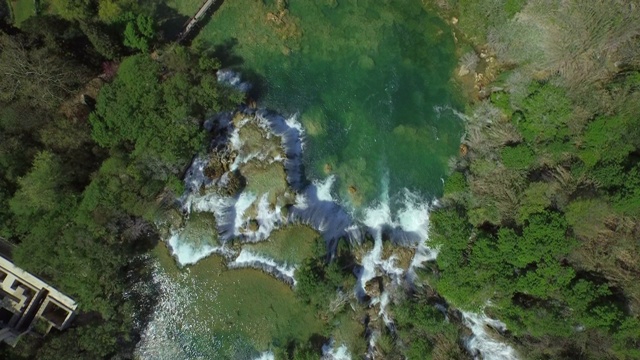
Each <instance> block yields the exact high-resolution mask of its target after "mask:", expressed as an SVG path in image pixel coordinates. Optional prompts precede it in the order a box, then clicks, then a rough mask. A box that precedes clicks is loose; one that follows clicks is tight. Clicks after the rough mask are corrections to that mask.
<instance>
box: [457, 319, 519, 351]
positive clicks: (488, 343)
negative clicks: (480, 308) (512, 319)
mask: <svg viewBox="0 0 640 360" xmlns="http://www.w3.org/2000/svg"><path fill="white" fill-rule="evenodd" d="M462 318H463V321H464V324H465V325H466V326H467V327H468V328H469V329H470V330H471V332H472V333H473V335H472V336H470V337H468V338H467V339H466V340H465V342H464V344H465V346H466V348H467V350H469V352H471V354H472V355H474V357H475V358H476V359H484V360H516V359H518V355H517V353H516V351H515V349H514V348H512V347H511V346H509V345H508V344H506V343H504V342H500V341H498V340H496V339H494V338H493V337H492V336H491V334H490V333H489V331H488V330H487V326H491V327H493V328H495V329H496V330H498V331H500V332H504V331H505V330H506V325H505V324H504V323H503V322H501V321H499V320H495V319H491V318H489V317H488V316H486V315H485V314H484V313H483V314H474V313H469V312H464V311H463V312H462Z"/></svg>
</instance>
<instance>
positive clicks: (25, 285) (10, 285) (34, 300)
mask: <svg viewBox="0 0 640 360" xmlns="http://www.w3.org/2000/svg"><path fill="white" fill-rule="evenodd" d="M5 256H6V254H2V252H0V341H4V342H5V343H7V344H9V345H11V346H15V344H16V343H17V341H18V340H19V338H20V336H22V335H24V334H26V333H30V332H31V333H35V334H39V335H41V336H44V335H46V334H47V333H49V331H50V330H51V328H53V327H55V328H56V329H58V330H64V329H65V328H67V327H68V326H69V324H70V322H71V320H72V319H73V317H74V315H75V311H76V309H77V307H78V305H77V304H76V302H75V301H73V299H71V298H70V297H68V296H66V295H64V294H63V293H61V292H60V291H58V290H56V289H55V288H53V287H52V286H50V285H48V284H47V283H45V282H44V281H42V280H40V279H38V278H37V277H35V276H34V275H32V274H30V273H28V272H26V271H24V270H22V269H20V268H19V267H17V266H15V265H14V264H13V263H12V262H11V261H10V260H9V259H8V258H7V257H5Z"/></svg>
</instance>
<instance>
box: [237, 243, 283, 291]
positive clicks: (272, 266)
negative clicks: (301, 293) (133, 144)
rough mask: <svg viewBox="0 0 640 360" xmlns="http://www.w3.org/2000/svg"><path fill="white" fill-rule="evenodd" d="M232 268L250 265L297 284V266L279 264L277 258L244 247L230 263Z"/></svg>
mask: <svg viewBox="0 0 640 360" xmlns="http://www.w3.org/2000/svg"><path fill="white" fill-rule="evenodd" d="M228 266H229V267H230V268H243V267H250V268H255V269H261V270H263V271H265V272H267V273H269V274H271V275H274V276H275V277H276V278H278V279H280V280H282V281H284V282H286V283H288V284H290V285H292V286H295V285H296V279H295V277H294V275H295V272H296V267H295V266H290V265H288V264H286V263H285V264H278V263H277V262H276V261H275V260H273V259H270V258H268V257H266V256H263V255H260V254H255V253H253V252H251V251H249V250H246V249H242V251H240V255H238V257H237V258H236V259H235V260H234V261H233V262H231V263H229V265H228Z"/></svg>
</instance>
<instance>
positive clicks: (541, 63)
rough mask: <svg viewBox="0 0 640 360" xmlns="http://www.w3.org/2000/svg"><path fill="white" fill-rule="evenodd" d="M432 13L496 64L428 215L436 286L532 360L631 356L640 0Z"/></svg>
mask: <svg viewBox="0 0 640 360" xmlns="http://www.w3.org/2000/svg"><path fill="white" fill-rule="evenodd" d="M438 6H440V8H441V10H442V11H444V12H448V13H449V14H450V16H452V15H451V14H454V15H456V16H459V22H458V24H457V26H458V28H459V29H460V30H461V31H462V33H464V34H465V35H467V36H469V37H470V38H471V41H472V42H473V43H475V44H478V45H480V46H481V47H480V48H478V50H479V51H482V52H484V53H485V54H493V55H495V56H496V57H497V60H498V61H499V63H500V67H499V68H498V70H497V71H494V74H489V75H490V76H493V81H491V82H488V83H485V84H480V93H479V95H480V99H479V100H477V101H476V102H475V104H473V105H471V106H470V108H469V110H468V111H467V113H468V115H467V118H466V136H465V137H464V139H463V150H464V151H463V152H462V153H463V156H460V157H459V158H457V159H455V160H453V161H452V167H453V169H454V172H453V173H452V174H451V176H450V177H449V178H448V179H447V181H446V183H445V190H444V192H445V195H444V198H443V206H442V207H441V208H440V209H438V210H437V211H435V212H434V213H433V214H432V218H431V226H432V228H431V241H433V242H434V243H435V244H437V245H439V246H440V249H441V252H440V254H439V255H438V258H437V266H436V267H435V268H434V269H433V271H432V273H431V274H429V275H428V276H427V277H428V278H429V281H428V282H429V284H431V285H432V286H433V288H434V289H435V290H436V291H438V292H439V293H440V294H441V295H442V296H444V297H445V298H446V299H447V300H448V301H449V302H450V303H451V304H452V305H454V306H456V307H459V308H462V309H468V310H473V309H484V310H485V311H486V312H487V313H489V314H491V315H492V316H495V317H496V318H498V319H501V320H502V321H504V322H505V323H506V324H507V328H508V329H509V335H508V336H509V337H510V338H511V340H512V341H513V343H514V344H517V346H518V347H519V348H521V349H522V350H523V351H521V352H520V353H521V354H526V355H525V357H527V358H531V359H563V358H566V359H575V358H581V359H637V358H640V319H639V315H640V287H639V286H638V284H639V282H638V279H639V276H640V266H639V264H640V263H639V262H638V261H637V257H638V254H639V253H640V241H639V239H640V216H639V215H640V152H639V150H640V117H639V114H640V106H639V104H640V102H639V100H640V72H639V71H638V70H640V67H639V66H640V12H639V10H640V9H638V3H637V2H635V1H615V2H610V1H589V2H580V1H568V2H560V1H536V0H530V1H511V0H508V1H500V0H496V1H477V2H474V1H458V2H449V1H439V2H438ZM464 59H465V58H464V57H463V60H464ZM476 60H479V59H478V58H476ZM463 65H465V64H464V62H463ZM473 75H474V74H473V73H472V74H470V75H469V76H473Z"/></svg>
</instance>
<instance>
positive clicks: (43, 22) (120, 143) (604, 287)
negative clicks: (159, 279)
mask: <svg viewBox="0 0 640 360" xmlns="http://www.w3.org/2000/svg"><path fill="white" fill-rule="evenodd" d="M423 2H424V3H426V4H427V6H429V7H433V9H434V10H436V11H438V12H439V13H440V14H442V17H443V18H445V19H455V21H451V22H452V26H453V27H454V29H455V33H456V35H457V36H458V38H459V40H460V47H461V48H462V49H464V50H465V51H466V52H464V53H462V54H461V57H460V58H461V63H460V65H461V67H462V68H464V69H465V70H466V71H465V72H462V71H461V73H460V74H463V73H464V74H465V75H463V76H462V77H464V76H471V77H474V78H473V79H472V83H473V85H475V89H474V90H470V91H469V94H470V98H471V99H472V103H471V104H470V105H469V106H468V109H467V111H466V116H465V120H464V121H465V127H466V133H465V137H464V139H463V142H462V143H463V145H462V146H461V151H460V156H459V157H457V158H455V159H452V161H451V168H452V173H451V175H450V176H449V178H448V179H447V180H446V183H445V194H444V196H443V199H442V201H441V206H440V207H439V208H438V209H436V210H435V211H434V212H433V213H432V214H431V229H430V232H431V241H432V244H435V245H437V246H438V247H439V249H440V253H439V256H438V258H437V261H436V263H434V264H429V265H428V266H427V267H426V269H425V270H424V271H423V272H422V273H421V278H420V279H421V280H420V281H421V284H418V285H421V286H418V287H417V288H414V289H408V290H407V294H406V300H405V301H404V302H403V303H401V304H394V305H393V307H392V313H393V317H394V320H395V326H396V328H397V329H396V332H395V333H391V332H387V333H385V334H384V335H383V337H382V338H381V339H379V340H378V346H379V348H380V349H381V350H380V351H381V352H382V353H383V355H384V356H385V358H389V359H391V358H403V356H407V357H408V358H410V359H413V358H418V359H423V358H433V359H465V358H468V357H469V354H467V353H466V352H465V350H464V348H463V346H462V344H461V342H460V338H461V336H462V335H464V331H465V330H464V327H463V326H462V325H461V324H460V321H459V320H456V319H455V318H454V319H453V321H450V322H448V321H444V320H445V315H444V314H443V313H442V312H441V311H440V310H439V309H437V308H436V307H434V306H433V305H434V304H435V303H440V302H442V301H443V298H444V299H447V302H448V303H449V305H450V306H451V308H452V309H454V308H457V309H462V310H469V311H485V312H486V313H487V314H489V315H491V316H493V317H495V318H497V319H500V320H502V321H504V322H505V323H506V324H507V328H508V332H507V333H506V334H505V335H506V336H507V337H508V339H509V341H510V342H511V343H512V344H513V345H514V346H515V347H516V348H517V349H519V350H520V354H521V355H522V356H523V358H530V359H576V358H580V359H640V282H639V280H640V262H638V260H637V258H638V256H639V254H640V215H639V214H640V116H639V114H640V53H639V52H640V9H639V7H640V4H638V3H637V1H633V0H615V1H607V0H594V1H588V2H585V1H557V0H528V1H527V0H482V1H475V0H423ZM37 3H38V4H39V6H41V7H42V9H40V10H39V12H40V13H41V14H40V15H38V16H33V17H30V18H28V19H26V20H25V21H22V22H21V23H20V25H19V27H17V26H15V25H16V24H12V23H11V21H10V18H9V17H8V15H7V11H6V9H4V8H5V7H6V6H7V5H6V4H5V3H4V2H3V4H2V5H0V13H2V14H4V15H5V18H4V19H2V23H1V26H0V73H1V74H2V75H1V76H0V237H2V238H3V239H6V240H8V241H10V242H12V243H14V244H16V248H15V251H14V254H13V257H14V261H15V262H16V263H17V264H18V265H19V266H21V267H23V268H25V269H27V270H29V271H31V272H34V273H35V274H38V275H39V276H41V277H42V278H43V279H46V280H47V281H51V282H52V283H53V284H55V285H56V286H57V287H59V288H60V289H61V290H62V291H64V292H66V293H68V294H70V295H71V296H72V297H74V299H76V300H77V301H78V303H79V305H80V310H81V314H80V315H79V316H78V318H77V319H76V320H75V322H74V324H73V326H72V328H70V329H68V330H66V331H65V332H61V333H51V334H49V335H48V336H47V338H45V339H39V338H35V337H25V338H23V339H21V341H20V342H19V343H18V345H17V347H16V348H15V349H14V348H6V347H0V357H1V358H3V359H32V358H38V359H101V358H132V356H133V355H132V354H133V349H134V346H135V344H136V341H137V340H138V339H137V336H138V335H139V331H140V327H141V326H143V323H144V315H145V314H144V312H143V313H140V310H141V309H142V310H144V309H149V308H150V307H152V306H153V299H154V294H153V289H148V288H146V287H145V286H142V285H143V284H144V283H145V282H146V281H147V279H148V277H149V276H150V274H149V267H148V266H147V265H148V264H147V261H148V257H147V256H145V255H146V254H147V253H148V251H149V249H151V248H153V246H154V245H155V243H156V242H157V241H158V240H159V239H158V235H157V234H156V230H155V227H154V225H153V221H154V219H155V218H156V217H157V214H158V213H159V212H162V211H163V210H165V209H166V208H167V207H169V206H170V204H171V202H172V199H175V197H176V195H177V194H180V193H181V192H182V190H183V189H182V186H183V185H182V182H181V177H182V176H183V173H184V171H185V168H186V166H187V165H188V164H189V162H190V160H191V159H192V156H193V155H194V154H197V153H198V152H199V151H202V150H203V149H204V148H205V146H204V144H206V142H207V139H208V138H209V136H211V134H208V133H207V132H206V131H205V130H204V129H203V122H204V119H205V118H206V117H207V116H208V115H211V114H212V113H215V112H218V111H221V110H226V109H233V108H235V107H236V106H237V105H238V104H239V103H241V102H243V101H244V98H243V96H244V95H243V94H240V93H238V92H236V91H234V90H232V89H229V88H226V87H224V86H222V85H220V84H219V83H218V82H217V81H216V76H215V72H216V70H217V69H218V68H220V67H221V66H222V65H224V64H221V63H220V61H219V60H217V59H216V58H215V56H214V55H213V54H212V53H211V52H210V51H208V50H207V49H204V48H200V47H198V46H191V47H186V46H180V45H176V44H173V43H171V40H172V39H173V37H175V35H176V34H174V33H172V30H171V29H172V28H173V25H172V24H173V23H174V22H178V23H180V24H182V22H184V20H185V19H183V18H180V17H178V16H177V15H176V14H175V13H173V12H172V10H171V9H170V8H168V7H167V6H166V5H165V4H164V3H162V2H158V1H151V0H149V1H141V2H140V1H133V0H101V1H96V0H50V1H39V2H37ZM176 19H177V21H176ZM463 81H464V79H463ZM472 87H473V86H472ZM325 253H326V249H325V248H324V247H323V246H322V245H321V244H319V245H318V246H317V249H316V252H315V255H314V257H313V258H311V259H308V260H307V262H306V263H305V264H304V266H303V267H302V268H301V269H299V271H298V273H297V274H296V277H297V278H298V281H299V285H298V287H297V290H296V291H297V295H298V297H299V298H300V299H301V300H302V301H305V302H308V303H310V304H311V305H313V306H315V307H316V308H317V309H318V313H319V315H318V316H322V317H327V318H330V317H331V316H333V315H331V314H326V313H323V309H325V308H326V303H328V302H329V301H330V300H329V299H330V297H331V295H332V294H334V293H335V290H336V288H339V289H350V288H353V286H354V282H355V278H354V276H353V267H354V266H355V264H354V260H353V256H352V254H351V252H350V249H349V245H348V244H346V242H340V246H339V247H338V251H337V253H336V254H335V256H333V259H334V261H332V262H328V261H327V256H326V254H325ZM450 315H454V314H453V312H450ZM330 320H333V319H330ZM278 350H279V351H280V353H278V354H277V355H279V356H281V357H283V358H286V357H289V358H296V359H314V358H318V355H317V351H316V349H315V348H314V347H313V346H312V344H311V342H310V343H308V344H284V345H283V347H282V349H278Z"/></svg>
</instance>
